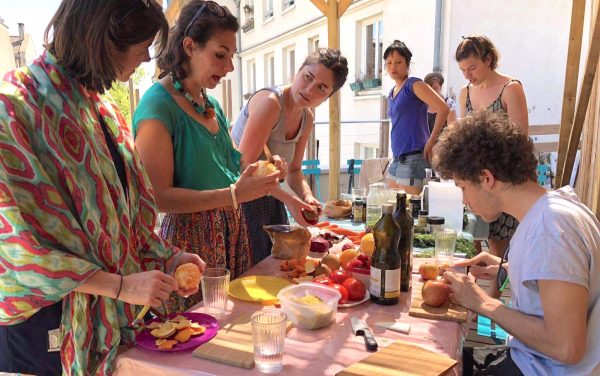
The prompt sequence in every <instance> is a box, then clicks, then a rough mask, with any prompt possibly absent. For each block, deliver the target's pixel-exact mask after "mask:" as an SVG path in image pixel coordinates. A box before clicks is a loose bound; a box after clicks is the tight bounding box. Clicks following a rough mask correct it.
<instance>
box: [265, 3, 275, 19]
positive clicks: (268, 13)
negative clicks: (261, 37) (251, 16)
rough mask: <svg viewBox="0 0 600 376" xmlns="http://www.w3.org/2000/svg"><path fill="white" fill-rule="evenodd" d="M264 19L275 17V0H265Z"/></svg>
mask: <svg viewBox="0 0 600 376" xmlns="http://www.w3.org/2000/svg"><path fill="white" fill-rule="evenodd" d="M263 11H264V12H263V20H267V19H269V18H271V17H273V0H263Z"/></svg>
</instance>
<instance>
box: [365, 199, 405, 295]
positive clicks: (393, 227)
mask: <svg viewBox="0 0 600 376" xmlns="http://www.w3.org/2000/svg"><path fill="white" fill-rule="evenodd" d="M393 211H394V206H393V205H390V204H385V205H383V206H382V216H381V218H380V219H379V221H377V223H376V224H375V226H374V227H373V237H374V238H375V252H373V256H371V287H370V288H369V292H370V293H371V300H372V301H373V302H375V303H377V304H383V305H392V304H396V303H398V299H399V297H400V276H401V274H400V266H401V259H400V254H399V253H398V243H399V241H400V227H399V226H398V224H397V223H396V221H394V218H393V216H392V214H393Z"/></svg>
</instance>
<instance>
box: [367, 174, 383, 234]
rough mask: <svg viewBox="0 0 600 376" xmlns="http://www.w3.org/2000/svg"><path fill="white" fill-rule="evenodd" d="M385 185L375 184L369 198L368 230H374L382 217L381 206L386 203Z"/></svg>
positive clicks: (372, 185) (370, 190) (371, 187)
mask: <svg viewBox="0 0 600 376" xmlns="http://www.w3.org/2000/svg"><path fill="white" fill-rule="evenodd" d="M384 190H385V184H383V183H373V184H371V185H370V186H369V195H368V196H367V228H372V227H373V226H374V225H375V223H377V221H378V220H379V218H380V217H381V205H383V204H384V203H385V201H384V200H385V192H384Z"/></svg>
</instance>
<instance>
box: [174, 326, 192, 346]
mask: <svg viewBox="0 0 600 376" xmlns="http://www.w3.org/2000/svg"><path fill="white" fill-rule="evenodd" d="M192 334H194V329H192V328H185V329H182V330H180V331H179V333H177V335H176V336H175V340H176V341H177V342H179V343H185V342H187V341H189V340H190V337H191V336H192Z"/></svg>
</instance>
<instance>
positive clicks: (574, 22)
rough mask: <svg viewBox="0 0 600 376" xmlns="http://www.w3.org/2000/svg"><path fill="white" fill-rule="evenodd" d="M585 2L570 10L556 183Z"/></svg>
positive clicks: (574, 98) (567, 128)
mask: <svg viewBox="0 0 600 376" xmlns="http://www.w3.org/2000/svg"><path fill="white" fill-rule="evenodd" d="M585 1H586V0H573V6H572V8H571V30H570V32H569V49H568V52H567V68H566V71H565V87H564V92H563V104H562V112H561V119H560V138H559V147H558V163H557V166H556V182H557V183H560V182H561V181H562V180H561V177H562V175H563V165H564V161H565V158H566V152H567V145H568V141H569V134H570V131H571V126H572V124H573V116H574V112H575V103H576V101H577V81H578V77H579V60H580V58H581V43H582V35H583V23H584V22H583V20H584V17H585ZM569 178H570V176H569ZM569 180H570V179H569Z"/></svg>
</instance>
